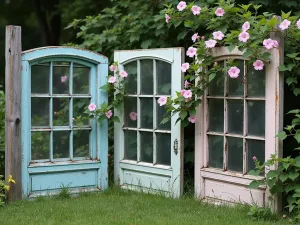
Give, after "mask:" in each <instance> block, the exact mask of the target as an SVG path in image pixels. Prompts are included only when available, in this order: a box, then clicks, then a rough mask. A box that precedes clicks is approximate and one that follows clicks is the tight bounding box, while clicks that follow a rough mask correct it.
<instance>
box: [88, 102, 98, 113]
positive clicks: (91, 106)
mask: <svg viewBox="0 0 300 225" xmlns="http://www.w3.org/2000/svg"><path fill="white" fill-rule="evenodd" d="M96 108H97V106H96V105H95V104H94V103H91V104H89V106H88V109H89V110H90V111H91V112H92V111H95V110H96Z"/></svg>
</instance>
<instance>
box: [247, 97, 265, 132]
mask: <svg viewBox="0 0 300 225" xmlns="http://www.w3.org/2000/svg"><path fill="white" fill-rule="evenodd" d="M248 134H249V135H257V136H263V137H264V136H265V101H248Z"/></svg>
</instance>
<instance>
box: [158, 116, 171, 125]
mask: <svg viewBox="0 0 300 225" xmlns="http://www.w3.org/2000/svg"><path fill="white" fill-rule="evenodd" d="M170 119H171V118H170V117H164V118H163V119H162V120H161V122H160V124H165V123H167V122H168V121H169V120H170Z"/></svg>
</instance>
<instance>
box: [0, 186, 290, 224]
mask: <svg viewBox="0 0 300 225" xmlns="http://www.w3.org/2000/svg"><path fill="white" fill-rule="evenodd" d="M247 211H248V209H247V207H241V206H239V207H217V206H213V205H207V204H204V203H200V202H199V201H196V200H195V199H193V198H182V199H170V198H165V197H161V196H153V195H148V194H138V193H134V192H124V191H123V192H121V191H106V192H104V193H92V194H82V195H80V196H79V197H74V198H68V199H59V198H47V199H46V198H40V199H37V200H36V201H20V202H15V203H13V204H11V205H10V206H8V207H4V208H0V224H1V225H8V224H12V225H19V224H26V225H30V224H33V225H40V224H41V225H50V224H55V225H68V224H70V225H77V224H78V225H79V224H80V225H83V224H91V225H92V224H95V225H96V224H97V225H100V224H101V225H102V224H103V225H104V224H107V225H114V224H122V225H123V224H124V225H155V224H170V225H171V224H172V225H176V224H178V225H193V224H198V225H261V224H263V225H271V224H273V225H287V224H289V223H288V221H287V220H280V221H278V220H277V221H263V220H260V221H254V220H251V219H249V218H248V217H247Z"/></svg>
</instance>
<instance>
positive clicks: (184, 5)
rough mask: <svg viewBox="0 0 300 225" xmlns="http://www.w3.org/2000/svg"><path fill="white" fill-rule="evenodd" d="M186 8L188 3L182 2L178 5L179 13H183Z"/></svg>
mask: <svg viewBox="0 0 300 225" xmlns="http://www.w3.org/2000/svg"><path fill="white" fill-rule="evenodd" d="M185 8H186V2H184V1H181V2H179V3H178V5H177V9H178V11H182V10H184V9H185Z"/></svg>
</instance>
